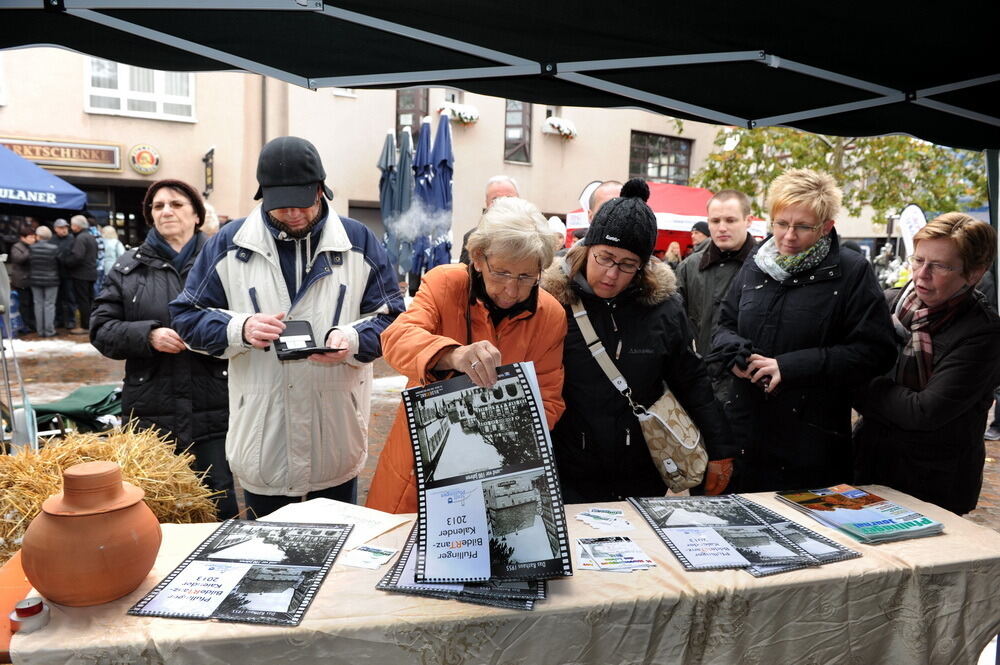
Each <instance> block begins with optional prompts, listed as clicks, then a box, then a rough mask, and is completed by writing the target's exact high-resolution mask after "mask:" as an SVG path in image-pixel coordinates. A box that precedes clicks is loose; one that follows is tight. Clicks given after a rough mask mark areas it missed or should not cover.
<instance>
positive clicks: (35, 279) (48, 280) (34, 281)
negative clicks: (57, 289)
mask: <svg viewBox="0 0 1000 665" xmlns="http://www.w3.org/2000/svg"><path fill="white" fill-rule="evenodd" d="M28 253H29V255H30V257H31V274H30V276H29V278H28V281H29V282H30V284H31V285H32V286H59V246H58V245H56V243H55V239H54V238H53V239H52V240H39V241H38V242H36V243H35V244H34V245H32V246H31V247H29V248H28Z"/></svg>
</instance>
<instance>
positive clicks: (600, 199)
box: [587, 180, 622, 223]
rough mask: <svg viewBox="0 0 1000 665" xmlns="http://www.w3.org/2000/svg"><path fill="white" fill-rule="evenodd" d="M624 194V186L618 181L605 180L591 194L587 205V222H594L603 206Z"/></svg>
mask: <svg viewBox="0 0 1000 665" xmlns="http://www.w3.org/2000/svg"><path fill="white" fill-rule="evenodd" d="M621 193H622V184H621V183H620V182H618V181H617V180H605V181H604V182H602V183H601V184H600V185H598V186H597V187H595V188H594V191H592V192H591V193H590V201H589V202H588V204H587V222H588V223H589V222H592V221H594V215H596V214H597V211H598V210H600V209H601V206H602V205H604V204H605V203H607V202H608V201H610V200H611V199H613V198H616V197H618V196H619V195H620V194H621Z"/></svg>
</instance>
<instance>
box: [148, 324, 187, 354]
mask: <svg viewBox="0 0 1000 665" xmlns="http://www.w3.org/2000/svg"><path fill="white" fill-rule="evenodd" d="M149 345H150V346H152V347H153V348H154V349H156V350H157V351H160V352H161V353H180V352H181V351H184V350H186V349H187V346H186V345H185V344H184V340H182V339H181V336H180V335H178V334H177V331H176V330H174V329H173V328H153V329H152V330H151V331H149Z"/></svg>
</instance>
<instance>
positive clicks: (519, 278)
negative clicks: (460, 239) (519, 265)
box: [483, 254, 542, 289]
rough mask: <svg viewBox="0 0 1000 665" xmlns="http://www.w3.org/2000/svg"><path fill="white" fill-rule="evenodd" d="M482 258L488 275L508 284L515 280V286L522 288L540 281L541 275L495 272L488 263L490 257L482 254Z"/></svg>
mask: <svg viewBox="0 0 1000 665" xmlns="http://www.w3.org/2000/svg"><path fill="white" fill-rule="evenodd" d="M483 259H484V260H485V261H486V269H487V270H489V273H490V275H492V276H493V279H495V280H497V281H498V282H502V283H503V284H510V283H511V282H517V288H519V289H523V288H526V287H529V286H534V285H535V284H538V282H540V281H541V279H542V276H541V275H513V274H511V273H509V272H497V271H496V270H494V269H493V266H491V265H490V257H488V256H486V255H485V254H483Z"/></svg>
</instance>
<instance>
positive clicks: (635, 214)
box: [542, 180, 736, 503]
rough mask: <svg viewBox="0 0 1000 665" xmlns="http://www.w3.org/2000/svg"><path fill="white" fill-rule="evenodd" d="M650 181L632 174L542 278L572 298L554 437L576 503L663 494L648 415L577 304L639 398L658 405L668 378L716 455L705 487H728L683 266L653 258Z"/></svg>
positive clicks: (723, 444)
mask: <svg viewBox="0 0 1000 665" xmlns="http://www.w3.org/2000/svg"><path fill="white" fill-rule="evenodd" d="M648 197H649V188H648V187H647V186H646V184H645V183H644V182H642V181H641V180H630V181H629V182H627V183H625V186H624V187H622V190H621V197H619V198H614V199H611V200H609V201H607V202H606V203H604V204H603V205H602V206H601V208H600V209H599V210H598V211H597V214H596V215H595V216H594V220H593V222H592V223H591V225H590V228H589V230H588V231H587V235H586V237H585V238H584V239H583V241H582V242H581V243H580V244H578V245H576V246H574V247H573V248H572V249H570V250H569V252H567V254H566V256H565V257H564V258H563V260H561V261H559V262H557V263H556V264H555V265H553V266H551V267H549V268H548V269H547V270H546V271H545V275H544V277H543V281H542V287H543V288H544V289H546V290H548V291H549V292H550V293H552V294H553V295H554V296H555V297H556V299H557V300H558V301H559V302H560V303H562V304H563V306H564V308H565V311H566V316H567V317H568V319H569V321H570V323H569V329H568V332H567V335H566V347H565V351H564V354H563V363H564V365H565V368H566V381H565V384H564V387H563V397H564V398H565V400H566V413H565V414H563V417H562V419H561V420H560V421H559V423H558V424H557V425H556V428H555V430H554V431H553V432H552V442H553V447H554V452H555V457H556V466H557V467H558V469H559V481H560V482H561V483H562V490H563V498H564V499H565V500H566V502H567V503H580V502H588V501H616V500H621V499H624V498H626V497H629V496H657V495H659V496H663V495H664V494H665V493H666V490H667V488H666V485H665V484H664V483H663V480H662V479H661V478H660V474H659V472H658V471H657V469H656V467H655V466H654V464H653V461H652V458H651V457H650V454H649V450H648V449H647V447H646V441H645V439H644V438H643V434H642V429H641V427H640V426H639V421H638V419H637V418H636V416H635V414H634V413H633V411H632V408H631V407H630V405H629V402H628V399H626V398H625V397H624V396H623V395H622V394H621V392H619V390H618V389H617V388H616V387H615V386H614V384H612V383H611V380H610V379H609V378H608V375H607V374H605V373H604V371H603V370H602V369H601V366H600V365H599V364H598V362H597V360H595V356H594V355H593V354H592V352H591V351H592V348H589V347H588V346H587V343H586V341H585V339H584V334H583V332H582V331H581V327H580V324H579V321H580V319H577V318H576V316H575V315H574V312H573V306H574V305H575V304H576V303H580V304H582V305H583V307H584V309H585V310H586V314H587V318H588V319H589V320H590V322H591V324H592V326H593V328H594V332H595V333H596V335H597V337H598V338H599V340H600V342H601V344H602V345H603V346H604V349H606V351H607V353H608V354H610V356H611V360H612V362H613V363H614V365H615V367H616V368H617V369H618V371H620V372H621V374H622V376H623V377H624V378H625V380H626V381H627V382H628V387H629V389H630V390H631V396H632V399H633V401H635V402H637V403H638V404H642V405H643V406H647V407H648V406H650V405H651V404H652V403H653V402H655V401H656V400H657V399H659V398H660V396H661V395H662V394H663V392H664V384H666V386H668V387H669V388H670V389H671V390H672V391H673V392H674V394H675V395H676V396H677V399H678V400H679V401H680V402H681V404H682V405H683V406H684V408H685V410H687V412H688V413H689V414H690V416H691V417H692V419H693V420H694V421H695V424H697V425H698V427H699V429H700V430H701V432H702V435H703V438H704V441H705V443H706V447H707V450H708V454H709V459H710V460H711V462H710V463H709V469H708V474H707V479H706V483H705V491H706V492H707V493H709V494H718V493H719V492H722V491H723V490H724V489H725V488H726V484H727V481H728V478H729V474H730V472H731V470H732V457H733V455H734V454H735V452H736V451H735V449H734V447H733V446H732V441H731V436H730V433H729V428H728V426H727V424H726V419H725V417H724V416H723V414H722V409H721V407H720V405H719V403H718V402H716V401H715V397H714V395H713V393H712V385H711V382H710V381H709V377H708V373H707V371H706V369H705V365H704V363H703V362H702V360H701V358H699V357H698V356H697V355H696V354H695V352H694V351H693V349H692V343H691V342H692V337H691V331H690V329H689V327H688V321H687V315H686V314H685V313H684V307H683V304H682V302H681V299H680V296H678V295H677V294H676V291H677V287H676V279H675V278H674V273H673V271H672V270H670V268H668V267H667V265H666V264H664V263H661V262H660V261H658V260H657V259H655V258H653V257H652V253H653V245H654V242H655V240H656V218H655V216H654V215H653V211H652V210H650V209H649V206H647V205H646V203H645V200H646V199H647V198H648Z"/></svg>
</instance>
